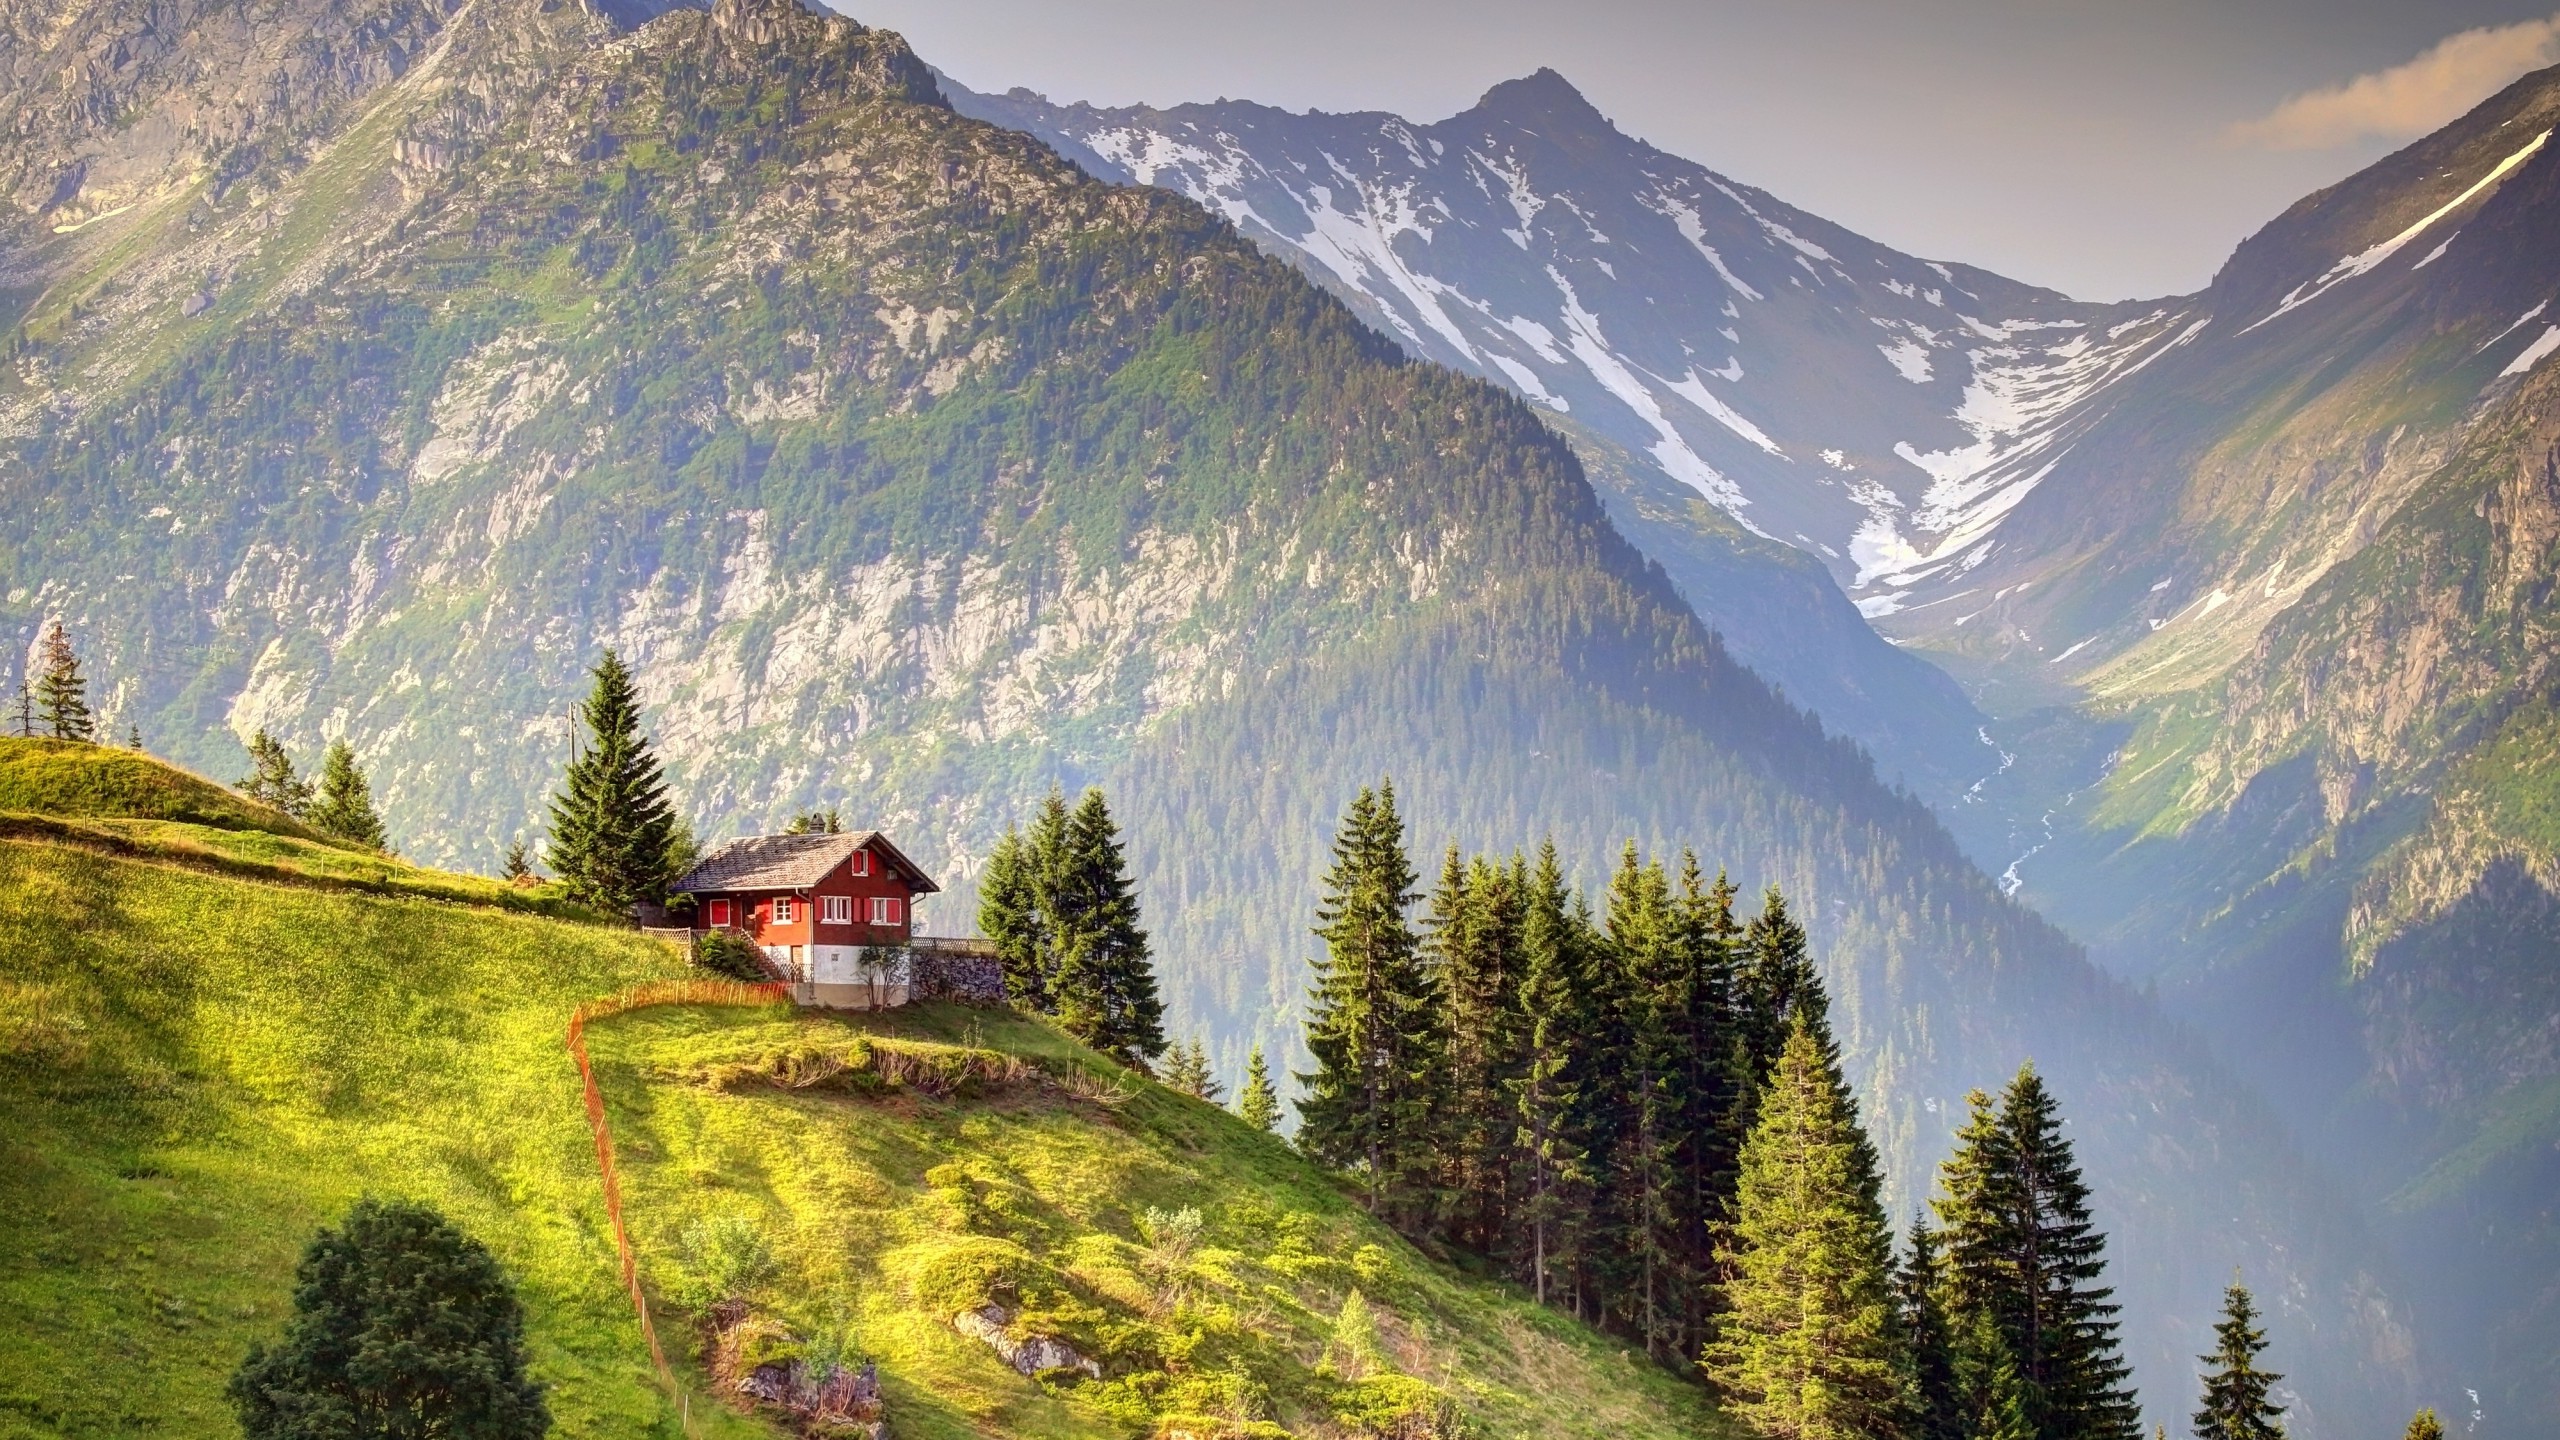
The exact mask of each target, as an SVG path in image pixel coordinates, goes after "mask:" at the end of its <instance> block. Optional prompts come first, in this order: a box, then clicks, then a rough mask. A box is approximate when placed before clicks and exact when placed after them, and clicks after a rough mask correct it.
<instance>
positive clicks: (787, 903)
mask: <svg viewBox="0 0 2560 1440" xmlns="http://www.w3.org/2000/svg"><path fill="white" fill-rule="evenodd" d="M675 888H676V890H678V891H679V892H681V893H683V894H687V895H690V896H692V897H693V925H694V928H695V929H696V930H726V931H729V932H731V933H732V934H736V935H739V936H742V937H744V938H745V939H747V940H748V941H749V942H751V943H753V944H755V945H757V946H759V947H760V948H762V949H763V951H764V953H765V958H766V959H768V960H770V961H772V962H773V966H774V968H775V969H776V970H778V971H781V972H782V973H785V974H787V975H789V976H790V977H791V978H792V980H793V982H794V983H795V984H797V985H799V986H802V987H804V989H803V992H802V994H803V998H804V1000H805V1001H806V1002H807V1003H811V1004H818V1005H836V1006H845V1007H851V1008H868V1007H870V1006H874V1005H904V1004H905V1003H907V1001H908V999H909V998H910V997H911V996H912V994H913V991H914V986H915V974H914V957H913V955H912V953H911V952H910V950H909V948H908V945H909V942H910V941H911V940H912V939H913V937H914V934H915V905H916V899H917V897H919V896H923V895H932V894H937V893H939V892H940V891H941V889H942V887H941V886H939V885H936V884H935V883H933V877H932V876H930V875H927V874H925V873H924V870H923V869H922V868H921V867H920V866H918V865H917V864H916V863H915V862H914V861H912V860H910V859H908V858H907V857H906V856H905V855H904V854H901V853H900V852H899V850H898V847H897V846H895V845H892V844H890V843H889V839H888V837H887V836H885V835H882V834H880V833H879V832H878V831H876V830H871V831H864V832H862V833H860V834H855V835H755V836H750V837H748V838H747V839H744V840H732V841H730V842H729V843H728V844H726V845H722V846H720V847H719V848H717V849H715V850H713V851H712V852H711V853H710V854H708V855H705V856H703V857H702V861H701V863H700V864H698V865H696V866H694V867H693V869H692V870H691V871H689V872H687V873H686V874H685V875H683V876H682V877H680V878H679V879H678V880H677V881H676V883H675Z"/></svg>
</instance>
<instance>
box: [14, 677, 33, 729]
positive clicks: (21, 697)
mask: <svg viewBox="0 0 2560 1440" xmlns="http://www.w3.org/2000/svg"><path fill="white" fill-rule="evenodd" d="M18 738H19V739H21V740H33V739H34V738H36V692H35V691H34V690H33V689H31V688H29V686H28V685H27V682H26V681H25V680H23V679H21V680H20V681H19V682H18Z"/></svg>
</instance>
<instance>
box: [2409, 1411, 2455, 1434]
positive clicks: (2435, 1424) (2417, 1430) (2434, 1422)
mask: <svg viewBox="0 0 2560 1440" xmlns="http://www.w3.org/2000/svg"><path fill="white" fill-rule="evenodd" d="M2400 1440H2444V1422H2443V1421H2442V1420H2439V1419H2437V1418H2436V1412H2435V1411H2433V1410H2421V1411H2419V1412H2418V1413H2417V1414H2415V1415H2412V1416H2410V1417H2409V1428H2408V1429H2406V1430H2403V1431H2401V1432H2400Z"/></svg>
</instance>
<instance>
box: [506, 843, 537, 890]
mask: <svg viewBox="0 0 2560 1440" xmlns="http://www.w3.org/2000/svg"><path fill="white" fill-rule="evenodd" d="M500 873H501V874H503V875H505V876H506V878H507V879H508V881H510V882H511V883H513V884H517V885H530V884H532V883H533V882H534V874H533V854H532V852H531V851H530V850H528V849H526V848H525V843H524V842H523V841H522V840H510V841H508V842H507V854H506V859H505V860H504V861H503V862H502V863H501V866H500Z"/></svg>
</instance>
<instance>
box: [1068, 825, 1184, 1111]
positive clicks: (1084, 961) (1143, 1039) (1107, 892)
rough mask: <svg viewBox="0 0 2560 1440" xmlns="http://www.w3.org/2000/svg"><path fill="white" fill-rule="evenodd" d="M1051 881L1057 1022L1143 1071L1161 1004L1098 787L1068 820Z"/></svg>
mask: <svg viewBox="0 0 2560 1440" xmlns="http://www.w3.org/2000/svg"><path fill="white" fill-rule="evenodd" d="M1057 883H1058V896H1059V899H1058V903H1057V907H1056V911H1057V917H1058V918H1057V955H1058V968H1057V973H1056V976H1055V979H1054V981H1053V987H1052V988H1053V998H1054V1000H1055V1002H1056V1005H1057V1016H1058V1023H1059V1025H1060V1026H1061V1027H1063V1028H1064V1029H1065V1030H1066V1032H1067V1033H1068V1034H1070V1035H1073V1036H1075V1037H1076V1038H1077V1039H1079V1040H1082V1041H1083V1042H1084V1043H1086V1044H1087V1045H1090V1046H1092V1047H1093V1048H1095V1049H1096V1050H1099V1051H1101V1052H1102V1053H1104V1054H1106V1055H1109V1056H1112V1057H1114V1058H1115V1059H1118V1060H1120V1061H1121V1062H1122V1063H1124V1064H1128V1065H1135V1066H1140V1067H1143V1066H1144V1065H1145V1064H1146V1063H1147V1062H1148V1061H1150V1060H1153V1059H1154V1058H1155V1057H1157V1056H1159V1055H1161V1054H1163V1053H1164V1046H1165V1040H1164V1003H1163V1002H1162V1001H1161V1000H1159V999H1158V998H1157V996H1156V976H1155V969H1154V967H1153V966H1152V965H1151V964H1150V963H1149V960H1148V952H1147V932H1146V931H1145V930H1143V929H1141V928H1140V927H1139V924H1138V899H1137V895H1136V892H1135V890H1134V888H1133V887H1132V885H1131V883H1130V880H1129V867H1128V860H1127V857H1126V855H1125V854H1124V853H1123V851H1122V848H1121V844H1120V827H1119V825H1118V824H1117V823H1116V822H1115V821H1113V820H1112V818H1111V807H1110V806H1109V804H1107V803H1106V802H1105V801H1104V800H1103V798H1102V792H1101V791H1100V790H1098V789H1096V790H1087V791H1086V792H1084V799H1083V801H1082V802H1081V803H1079V804H1078V805H1077V806H1076V809H1075V813H1074V814H1073V815H1072V816H1070V817H1069V819H1068V823H1067V832H1066V840H1065V846H1064V850H1063V852H1062V853H1061V855H1060V857H1059V861H1058V869H1057Z"/></svg>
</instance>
